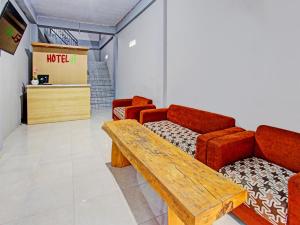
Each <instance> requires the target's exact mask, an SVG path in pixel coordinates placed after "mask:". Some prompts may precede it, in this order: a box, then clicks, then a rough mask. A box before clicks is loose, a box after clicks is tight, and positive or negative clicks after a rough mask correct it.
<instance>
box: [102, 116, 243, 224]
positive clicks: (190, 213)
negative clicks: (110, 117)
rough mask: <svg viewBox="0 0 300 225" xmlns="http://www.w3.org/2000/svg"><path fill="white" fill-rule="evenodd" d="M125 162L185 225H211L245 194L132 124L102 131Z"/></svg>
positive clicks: (106, 126) (122, 122)
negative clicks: (126, 161) (117, 149)
mask: <svg viewBox="0 0 300 225" xmlns="http://www.w3.org/2000/svg"><path fill="white" fill-rule="evenodd" d="M102 128H103V129H104V130H105V131H106V132H107V133H108V135H109V136H110V137H111V138H112V140H113V143H114V144H115V145H116V146H117V147H118V148H119V150H120V151H121V152H122V154H123V155H124V156H125V157H126V158H127V159H128V161H129V162H130V163H131V164H132V165H133V166H134V167H135V168H136V169H137V170H138V171H139V172H140V173H141V174H142V175H143V176H144V177H145V179H146V180H147V181H148V182H149V183H150V185H151V186H152V187H153V188H154V189H155V191H157V192H158V193H159V194H160V196H161V197H162V198H163V199H164V200H165V202H166V203H167V204H168V206H169V208H171V209H172V210H173V212H174V213H176V215H177V216H178V217H179V218H180V219H181V221H184V223H185V224H186V225H199V224H212V223H213V222H214V221H215V220H217V219H218V218H219V217H221V216H223V215H224V214H226V213H228V212H230V211H231V210H233V209H234V208H236V207H237V206H239V205H240V204H242V203H243V202H244V201H246V198H247V192H246V191H245V190H244V189H243V188H242V187H241V186H239V185H237V184H235V183H233V182H231V181H230V180H228V179H226V178H225V177H223V176H222V175H221V174H219V173H217V172H215V171H214V170H212V169H210V168H209V167H207V166H206V165H204V164H202V163H200V162H199V161H197V160H195V159H194V158H192V157H191V156H189V155H188V154H186V153H185V152H183V151H182V150H181V149H179V148H177V147H176V146H174V145H172V144H171V143H169V142H168V141H166V140H164V139H163V138H161V137H159V136H158V135H156V134H155V133H153V132H152V131H150V130H149V129H147V128H145V127H144V126H142V125H141V124H139V123H138V122H137V121H135V120H120V121H114V122H106V123H105V124H104V125H103V127H102Z"/></svg>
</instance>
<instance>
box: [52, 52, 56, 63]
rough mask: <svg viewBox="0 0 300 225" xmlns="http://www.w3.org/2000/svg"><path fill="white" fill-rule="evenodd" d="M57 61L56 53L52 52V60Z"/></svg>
mask: <svg viewBox="0 0 300 225" xmlns="http://www.w3.org/2000/svg"><path fill="white" fill-rule="evenodd" d="M55 61H56V57H55V55H54V54H52V62H55Z"/></svg>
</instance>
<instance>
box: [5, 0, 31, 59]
mask: <svg viewBox="0 0 300 225" xmlns="http://www.w3.org/2000/svg"><path fill="white" fill-rule="evenodd" d="M26 26H27V24H26V22H25V21H24V20H23V18H22V17H21V15H20V14H19V13H18V11H17V10H16V9H15V7H14V6H13V4H12V3H10V2H9V1H8V2H7V3H6V5H5V7H4V9H3V11H2V13H1V17H0V49H2V50H4V51H6V52H8V53H10V54H15V52H16V50H17V48H18V45H19V43H20V41H21V39H22V36H23V34H24V32H25V29H26Z"/></svg>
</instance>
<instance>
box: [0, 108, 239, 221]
mask: <svg viewBox="0 0 300 225" xmlns="http://www.w3.org/2000/svg"><path fill="white" fill-rule="evenodd" d="M110 116H111V112H110V110H109V109H107V110H102V111H97V112H94V113H93V117H92V119H91V120H87V121H73V122H65V123H55V124H44V125H35V126H26V125H22V126H20V127H19V128H17V129H16V130H15V131H14V132H13V133H12V134H11V135H10V136H9V137H8V138H7V140H6V141H5V144H4V148H3V150H2V151H1V152H0V155H1V158H0V225H137V224H139V225H166V224H167V216H166V213H167V207H166V206H165V204H164V202H163V201H162V200H161V199H160V198H159V197H158V196H157V195H156V193H155V192H154V191H152V189H151V188H150V187H149V185H148V184H147V183H145V181H144V180H143V179H142V177H141V176H140V175H138V174H137V173H136V171H135V170H134V169H133V168H132V167H128V168H124V169H115V168H111V167H110V164H109V162H110V147H111V141H110V139H109V138H108V137H107V136H106V134H105V133H104V132H103V131H102V130H101V124H102V123H103V121H105V120H109V119H110ZM215 224H218V225H231V224H232V225H235V224H239V223H238V222H237V221H235V220H234V219H233V217H231V216H225V217H223V218H221V219H220V220H219V221H217V222H216V223H215Z"/></svg>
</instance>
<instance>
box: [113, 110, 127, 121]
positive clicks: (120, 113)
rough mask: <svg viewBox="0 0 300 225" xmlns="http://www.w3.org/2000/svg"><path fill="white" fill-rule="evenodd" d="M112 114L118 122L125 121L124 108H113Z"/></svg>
mask: <svg viewBox="0 0 300 225" xmlns="http://www.w3.org/2000/svg"><path fill="white" fill-rule="evenodd" d="M114 114H115V116H117V117H118V118H119V119H120V120H125V107H116V108H114Z"/></svg>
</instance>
